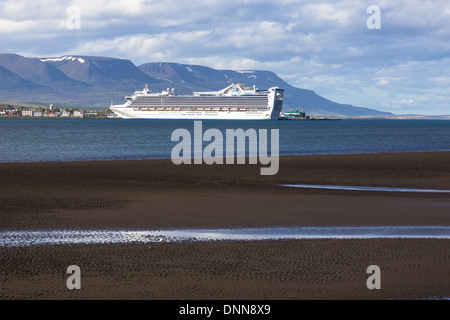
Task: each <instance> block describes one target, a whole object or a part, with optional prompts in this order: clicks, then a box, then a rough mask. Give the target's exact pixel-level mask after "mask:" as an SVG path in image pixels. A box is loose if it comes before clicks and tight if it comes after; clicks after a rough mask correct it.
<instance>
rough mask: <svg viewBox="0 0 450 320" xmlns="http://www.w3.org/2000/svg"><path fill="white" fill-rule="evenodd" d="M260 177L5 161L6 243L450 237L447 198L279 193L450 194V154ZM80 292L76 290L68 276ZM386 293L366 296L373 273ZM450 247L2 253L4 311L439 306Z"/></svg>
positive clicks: (213, 245) (165, 247)
mask: <svg viewBox="0 0 450 320" xmlns="http://www.w3.org/2000/svg"><path fill="white" fill-rule="evenodd" d="M259 168H260V167H259V165H234V166H232V165H212V166H207V165H181V166H176V165H174V164H172V162H171V161H170V160H161V159H156V160H121V161H81V162H44V163H33V162H32V163H0V176H1V177H2V179H1V180H0V194H1V195H2V196H1V197H0V219H1V222H2V223H1V224H0V232H3V231H12V230H41V229H45V230H59V229H68V230H83V229H89V230H91V229H98V228H101V229H106V230H113V229H125V230H138V229H150V228H152V229H167V228H171V229H184V228H187V229H196V228H206V229H208V228H213V229H214V228H259V227H261V228H265V227H300V226H301V227H309V226H319V227H327V226H337V227H340V226H341V227H342V226H383V225H389V226H401V225H409V226H420V225H431V226H436V227H439V226H450V214H449V208H450V199H449V197H448V195H445V194H419V193H408V192H407V193H402V194H398V193H392V192H391V193H389V192H376V193H374V192H370V191H345V190H320V189H317V190H315V189H297V188H292V189H290V188H282V187H280V186H278V184H282V183H286V184H299V183H301V184H322V185H357V186H358V185H359V186H368V185H369V186H380V187H399V188H421V189H445V190H449V189H450V152H445V151H444V152H417V153H416V152H414V153H383V154H356V155H307V156H282V157H280V170H279V172H278V174H277V175H275V176H260V175H259ZM73 264H75V265H79V266H80V268H81V270H82V277H83V280H82V283H83V285H82V286H83V287H82V289H81V290H75V291H70V290H67V288H66V287H65V281H66V279H67V276H66V275H65V270H66V269H67V267H68V266H69V265H73ZM373 264H375V265H378V266H380V268H381V272H382V289H381V290H368V289H367V287H366V280H367V277H368V275H367V273H366V268H367V266H369V265H373ZM448 270H450V241H449V240H438V239H357V240H344V239H341V240H330V239H326V240H325V239H323V240H321V239H315V240H275V241H271V240H260V241H236V242H229V241H218V242H196V243H152V244H149V243H143V244H109V243H108V242H107V241H106V242H104V243H102V244H94V245H84V244H78V245H62V246H27V247H21V248H8V247H0V299H2V300H3V299H32V300H34V299H94V300H96V299H125V300H128V299H152V300H160V299H168V300H179V299H181V300H186V299H190V300H197V299H208V300H211V299H212V300H216V299H226V300H230V299H231V300H235V299H247V300H251V299H261V300H265V299H269V300H279V299H281V300H300V299H338V300H341V299H428V298H437V299H440V298H442V299H443V298H445V297H449V296H450V286H449V285H448V282H446V279H447V277H448Z"/></svg>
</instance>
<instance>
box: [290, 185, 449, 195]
mask: <svg viewBox="0 0 450 320" xmlns="http://www.w3.org/2000/svg"><path fill="white" fill-rule="evenodd" d="M281 186H282V187H291V188H305V189H306V188H307V189H329V190H349V191H383V192H417V193H450V190H441V189H414V188H391V187H360V186H335V185H316V184H282V185H281Z"/></svg>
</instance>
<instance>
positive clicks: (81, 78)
mask: <svg viewBox="0 0 450 320" xmlns="http://www.w3.org/2000/svg"><path fill="white" fill-rule="evenodd" d="M8 79H9V80H8ZM239 82H241V83H244V84H245V85H246V86H253V85H255V86H256V87H258V88H260V89H267V88H270V87H273V86H278V87H280V88H283V89H285V101H284V106H283V111H288V110H292V109H302V110H304V111H306V112H307V113H308V114H311V115H324V116H344V117H347V116H378V115H389V114H391V113H389V112H381V111H378V110H374V109H369V108H363V107H356V106H352V105H349V104H340V103H336V102H333V101H331V100H328V99H326V98H323V97H321V96H319V95H318V94H316V93H315V92H314V91H312V90H308V89H301V88H296V87H294V86H292V85H290V84H289V83H287V82H285V81H284V80H282V79H281V78H280V77H278V75H276V74H275V73H274V72H272V71H266V70H219V69H213V68H210V67H207V66H201V65H187V64H181V63H175V62H150V63H144V64H141V65H139V66H136V65H135V64H134V63H133V62H132V61H130V60H127V59H119V58H111V57H100V56H85V55H66V56H62V57H55V58H51V57H50V58H45V57H44V58H25V57H23V56H20V55H17V54H0V101H2V102H13V101H14V102H17V101H40V102H42V103H64V104H71V105H74V106H83V105H84V106H92V107H97V108H102V107H103V108H106V107H108V106H109V102H110V101H111V100H115V101H124V97H125V96H129V95H131V94H132V93H133V92H134V91H135V90H140V89H142V88H143V87H144V85H145V84H149V86H150V88H151V89H152V90H153V91H160V90H166V89H167V88H169V87H170V88H175V91H176V92H177V93H179V94H192V92H195V91H211V90H220V89H223V88H225V87H227V86H228V85H229V84H231V83H239ZM2 83H3V85H2Z"/></svg>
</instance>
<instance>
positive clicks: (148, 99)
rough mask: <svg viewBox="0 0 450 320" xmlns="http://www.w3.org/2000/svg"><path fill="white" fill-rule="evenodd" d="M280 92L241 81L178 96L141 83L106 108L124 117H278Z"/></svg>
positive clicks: (231, 118) (243, 118) (217, 118)
mask: <svg viewBox="0 0 450 320" xmlns="http://www.w3.org/2000/svg"><path fill="white" fill-rule="evenodd" d="M283 94H284V89H280V88H278V87H272V88H270V89H267V90H258V89H257V88H256V87H255V86H253V87H245V86H244V85H243V84H242V83H232V84H231V85H230V86H228V87H226V88H225V89H222V90H219V91H208V92H194V93H193V94H192V95H178V94H176V93H175V90H174V89H172V90H169V89H167V90H166V91H162V92H160V93H153V92H151V91H150V89H149V88H148V85H145V88H144V90H142V91H136V92H135V93H134V94H133V96H130V97H125V100H126V102H125V103H124V104H121V105H111V106H110V110H111V111H113V112H114V113H115V114H116V115H118V116H119V117H121V118H124V119H199V120H278V118H279V117H280V112H281V108H282V106H283Z"/></svg>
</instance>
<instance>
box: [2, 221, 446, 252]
mask: <svg viewBox="0 0 450 320" xmlns="http://www.w3.org/2000/svg"><path fill="white" fill-rule="evenodd" d="M281 239H450V226H376V227H290V228H241V229H182V230H41V231H26V230H22V231H2V232H0V247H29V246H37V245H76V244H133V243H136V244H139V243H141V244H145V243H161V242H197V241H257V240H281Z"/></svg>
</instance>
